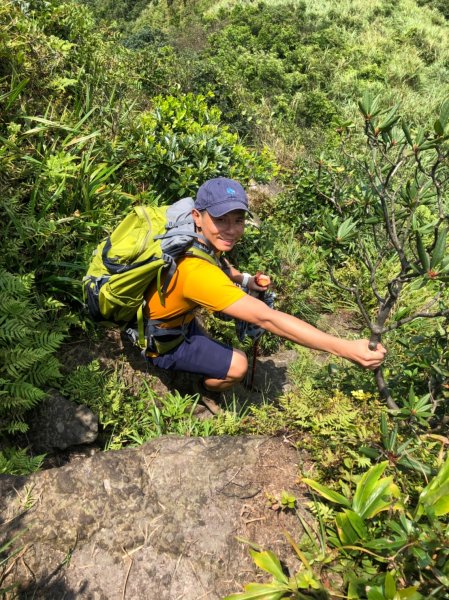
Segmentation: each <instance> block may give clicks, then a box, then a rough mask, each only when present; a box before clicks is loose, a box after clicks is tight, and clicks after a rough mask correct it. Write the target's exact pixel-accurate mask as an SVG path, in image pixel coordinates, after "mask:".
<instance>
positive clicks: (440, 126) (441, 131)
mask: <svg viewBox="0 0 449 600" xmlns="http://www.w3.org/2000/svg"><path fill="white" fill-rule="evenodd" d="M433 129H434V131H435V133H436V134H437V135H444V125H443V124H442V123H441V121H440V119H437V120H436V121H435V123H434V124H433Z"/></svg>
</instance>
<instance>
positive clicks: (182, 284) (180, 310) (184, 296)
mask: <svg viewBox="0 0 449 600" xmlns="http://www.w3.org/2000/svg"><path fill="white" fill-rule="evenodd" d="M244 295H245V292H244V291H243V290H241V289H240V288H239V287H237V286H236V285H235V284H234V283H233V282H232V281H231V280H230V279H229V277H228V276H227V275H226V274H225V273H223V271H222V270H221V269H220V268H219V267H217V266H216V265H213V264H211V263H209V262H208V261H207V260H203V259H202V258H197V257H194V256H186V257H184V258H182V259H181V260H180V261H179V262H178V268H177V269H176V272H175V274H174V275H173V278H172V280H171V282H170V285H169V286H168V290H167V293H166V294H165V295H164V301H165V306H162V304H161V302H160V299H159V294H158V292H157V285H156V283H152V285H151V286H150V288H149V290H148V292H147V296H146V300H147V304H146V306H145V313H146V316H147V317H151V319H163V320H164V321H169V323H167V326H169V327H176V326H177V325H179V324H181V323H189V322H190V321H191V320H192V319H193V316H194V315H193V313H192V312H191V313H190V314H188V315H187V316H185V314H186V313H187V312H189V311H193V310H194V309H195V308H197V307H198V306H203V307H204V308H206V309H207V310H209V311H211V312H218V311H222V310H224V309H225V308H227V307H228V306H230V305H231V304H233V303H234V302H236V301H237V300H239V299H240V298H243V296H244ZM164 325H165V324H164Z"/></svg>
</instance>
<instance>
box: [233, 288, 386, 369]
mask: <svg viewBox="0 0 449 600" xmlns="http://www.w3.org/2000/svg"><path fill="white" fill-rule="evenodd" d="M222 312H224V313H225V314H226V315H229V316H231V317H234V318H235V319H241V320H243V321H248V322H249V323H254V324H255V325H258V326H259V327H263V329H266V330H267V331H270V332H271V333H274V334H275V335H278V336H280V337H283V338H285V339H287V340H290V341H292V342H295V343H296V344H300V345H301V346H306V347H307V348H312V349H313V350H322V351H323V352H330V353H331V354H334V355H336V356H341V357H342V358H346V359H347V360H350V361H351V362H354V363H357V364H358V365H360V366H362V367H365V368H367V369H376V368H377V367H379V366H380V365H381V364H382V362H383V360H384V358H385V354H386V350H385V348H384V347H383V346H382V345H381V344H378V346H377V349H376V350H370V349H369V347H368V344H369V340H364V339H359V340H346V339H341V338H337V337H335V336H333V335H329V334H328V333H324V331H321V330H319V329H317V328H316V327H313V325H309V323H306V322H305V321H302V320H301V319H298V318H296V317H294V316H292V315H288V314H287V313H283V312H281V311H279V310H274V309H272V308H269V307H268V306H267V305H266V304H265V303H264V302H261V301H260V300H258V299H257V298H254V297H252V296H245V297H244V298H240V299H239V300H237V301H236V302H234V303H233V304H231V305H230V306H228V307H227V308H226V309H225V310H223V311H222Z"/></svg>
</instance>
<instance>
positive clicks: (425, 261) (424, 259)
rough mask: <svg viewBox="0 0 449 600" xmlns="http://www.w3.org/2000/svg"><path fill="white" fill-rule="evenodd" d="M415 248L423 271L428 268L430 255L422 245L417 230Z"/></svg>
mask: <svg viewBox="0 0 449 600" xmlns="http://www.w3.org/2000/svg"><path fill="white" fill-rule="evenodd" d="M416 248H417V250H418V256H419V261H420V263H421V266H422V268H423V270H424V272H425V273H427V271H428V270H429V269H430V257H429V255H428V254H427V252H426V249H425V247H424V242H423V239H422V237H421V234H420V233H419V231H417V232H416Z"/></svg>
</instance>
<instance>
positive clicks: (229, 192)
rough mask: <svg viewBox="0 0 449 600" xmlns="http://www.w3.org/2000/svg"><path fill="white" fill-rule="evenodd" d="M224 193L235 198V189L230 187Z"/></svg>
mask: <svg viewBox="0 0 449 600" xmlns="http://www.w3.org/2000/svg"><path fill="white" fill-rule="evenodd" d="M226 191H227V192H228V194H231V195H232V196H235V189H234V188H232V187H228V188H226Z"/></svg>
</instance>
